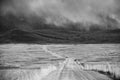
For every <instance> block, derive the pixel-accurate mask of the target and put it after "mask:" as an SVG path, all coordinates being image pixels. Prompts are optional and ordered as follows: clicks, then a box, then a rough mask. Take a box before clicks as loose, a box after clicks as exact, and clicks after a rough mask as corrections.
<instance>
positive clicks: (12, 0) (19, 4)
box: [1, 0, 120, 23]
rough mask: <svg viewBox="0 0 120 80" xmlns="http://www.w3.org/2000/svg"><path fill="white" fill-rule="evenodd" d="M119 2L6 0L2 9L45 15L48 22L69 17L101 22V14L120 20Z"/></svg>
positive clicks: (110, 0) (112, 0)
mask: <svg viewBox="0 0 120 80" xmlns="http://www.w3.org/2000/svg"><path fill="white" fill-rule="evenodd" d="M119 3H120V1H119V0H4V1H3V2H2V6H1V10H2V13H3V14H8V13H13V14H14V15H25V16H30V15H36V16H39V17H44V18H45V19H46V20H47V21H48V22H54V21H58V22H60V20H62V21H66V20H64V19H68V20H71V21H73V22H92V23H100V22H101V18H100V16H99V15H102V16H106V15H107V16H108V15H109V16H111V17H112V18H115V19H116V20H118V21H119V13H120V12H119V11H120V6H119Z"/></svg>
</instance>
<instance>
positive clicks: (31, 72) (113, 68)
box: [0, 44, 120, 80]
mask: <svg viewBox="0 0 120 80" xmlns="http://www.w3.org/2000/svg"><path fill="white" fill-rule="evenodd" d="M55 76H56V77H55ZM119 77H120V44H78V45H61V44H60V45H55V44H53V45H39V44H2V45H0V80H53V79H54V80H111V79H112V80H116V79H117V78H119Z"/></svg>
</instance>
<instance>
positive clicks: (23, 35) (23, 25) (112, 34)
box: [0, 15, 120, 44]
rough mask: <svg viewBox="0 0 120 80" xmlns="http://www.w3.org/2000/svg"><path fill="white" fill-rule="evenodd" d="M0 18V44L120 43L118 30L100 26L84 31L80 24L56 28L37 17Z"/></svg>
mask: <svg viewBox="0 0 120 80" xmlns="http://www.w3.org/2000/svg"><path fill="white" fill-rule="evenodd" d="M33 17H34V16H33ZM0 18H1V19H0V43H40V44H42V43H43V44H45V43H120V29H118V28H111V29H104V28H102V27H104V26H102V25H97V24H92V25H89V29H88V30H86V28H85V27H86V25H83V24H81V23H69V24H64V25H62V26H60V25H59V26H57V25H55V24H48V23H46V21H45V20H44V19H43V18H37V17H36V18H32V19H31V18H29V19H30V20H29V19H27V18H24V17H22V16H19V17H16V16H14V15H8V16H0ZM110 26H111V25H110ZM110 26H109V25H108V27H110Z"/></svg>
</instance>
